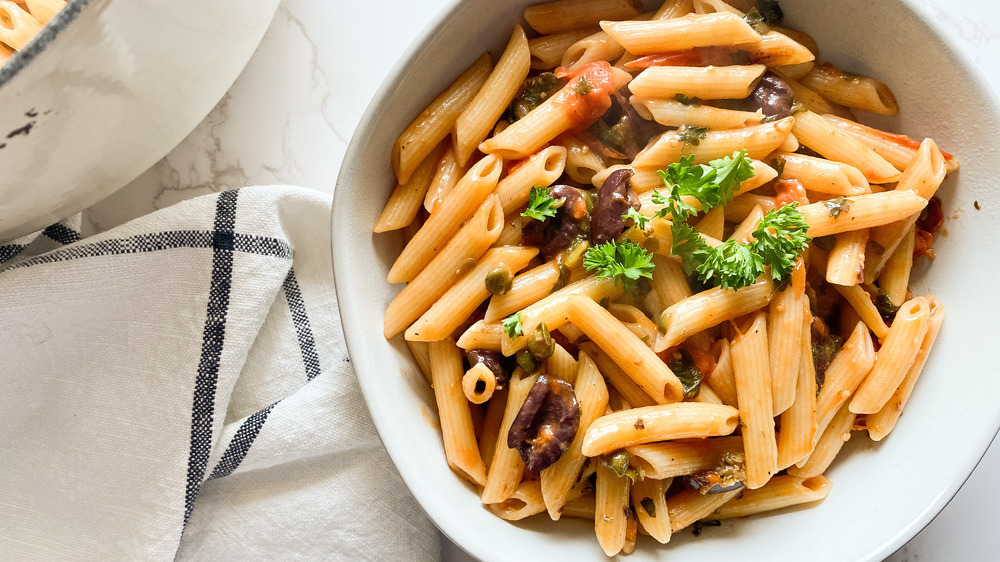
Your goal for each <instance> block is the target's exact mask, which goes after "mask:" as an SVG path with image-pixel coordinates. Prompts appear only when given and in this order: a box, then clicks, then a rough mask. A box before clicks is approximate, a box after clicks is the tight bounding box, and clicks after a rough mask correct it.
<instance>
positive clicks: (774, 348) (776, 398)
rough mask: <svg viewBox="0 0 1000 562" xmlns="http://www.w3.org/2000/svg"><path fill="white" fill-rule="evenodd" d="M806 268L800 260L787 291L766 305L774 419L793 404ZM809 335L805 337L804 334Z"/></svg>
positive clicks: (799, 355) (799, 368) (805, 301)
mask: <svg viewBox="0 0 1000 562" xmlns="http://www.w3.org/2000/svg"><path fill="white" fill-rule="evenodd" d="M805 290H806V267H805V264H803V263H802V261H801V260H799V262H798V264H797V265H796V267H795V269H794V270H792V275H791V278H790V280H789V284H788V287H786V288H785V289H784V290H782V291H781V292H779V293H778V294H777V295H776V296H775V297H774V298H773V299H771V302H770V304H769V305H768V312H767V323H768V326H767V331H768V349H769V350H770V358H769V363H770V370H771V405H772V410H773V413H774V415H775V416H777V415H779V414H781V413H782V412H784V411H785V410H787V409H788V408H790V407H791V405H792V403H793V402H795V396H796V394H795V388H796V386H797V385H798V380H799V371H800V370H801V365H800V364H799V363H800V359H801V357H802V352H801V348H802V337H803V334H802V315H803V314H805V311H806V310H807V308H806V307H807V302H808V299H807V298H806V295H805ZM807 335H808V334H807Z"/></svg>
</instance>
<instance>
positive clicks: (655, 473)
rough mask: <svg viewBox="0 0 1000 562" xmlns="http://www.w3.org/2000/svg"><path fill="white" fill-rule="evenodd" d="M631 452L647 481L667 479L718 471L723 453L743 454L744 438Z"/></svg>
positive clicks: (647, 446) (659, 445)
mask: <svg viewBox="0 0 1000 562" xmlns="http://www.w3.org/2000/svg"><path fill="white" fill-rule="evenodd" d="M627 450H628V452H629V454H630V455H632V462H633V463H634V465H635V466H637V467H639V468H641V469H642V472H643V473H644V474H645V475H646V478H657V479H664V478H673V477H675V476H686V475H688V474H694V473H696V472H701V471H703V470H711V469H713V468H715V467H716V466H718V465H719V461H720V459H722V455H723V453H742V452H743V438H742V437H740V436H738V435H737V436H733V437H714V438H712V439H682V440H677V441H664V442H659V443H648V444H644V445H632V446H630V447H628V449H627Z"/></svg>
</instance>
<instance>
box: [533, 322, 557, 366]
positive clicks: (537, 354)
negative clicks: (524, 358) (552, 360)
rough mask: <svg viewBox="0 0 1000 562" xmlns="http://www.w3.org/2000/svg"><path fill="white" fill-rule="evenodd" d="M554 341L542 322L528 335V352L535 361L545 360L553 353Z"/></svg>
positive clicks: (554, 348)
mask: <svg viewBox="0 0 1000 562" xmlns="http://www.w3.org/2000/svg"><path fill="white" fill-rule="evenodd" d="M555 350H556V342H555V340H553V339H552V335H551V334H549V328H548V326H546V325H545V322H542V323H540V324H539V325H538V327H537V328H535V331H534V332H532V333H531V336H530V337H528V352H529V353H531V356H532V357H534V358H535V360H536V361H545V360H546V359H548V358H549V357H552V354H553V353H555Z"/></svg>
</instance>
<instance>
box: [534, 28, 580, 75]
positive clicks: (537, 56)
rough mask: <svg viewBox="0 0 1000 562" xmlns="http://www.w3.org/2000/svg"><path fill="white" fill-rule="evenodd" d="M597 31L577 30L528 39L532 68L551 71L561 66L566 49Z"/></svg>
mask: <svg viewBox="0 0 1000 562" xmlns="http://www.w3.org/2000/svg"><path fill="white" fill-rule="evenodd" d="M595 31H596V29H594V30H591V29H577V30H574V31H563V32H561V33H553V34H551V35H542V36H541V37H535V38H534V39H528V52H529V53H530V54H531V68H533V69H535V70H550V69H553V68H555V67H557V66H559V65H560V63H561V62H562V59H563V54H564V53H565V52H566V49H568V48H570V46H571V45H573V44H574V43H576V42H577V41H579V40H581V39H583V38H584V37H587V36H589V35H592V34H593V33H595Z"/></svg>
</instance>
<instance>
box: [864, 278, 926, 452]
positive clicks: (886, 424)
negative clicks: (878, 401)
mask: <svg viewBox="0 0 1000 562" xmlns="http://www.w3.org/2000/svg"><path fill="white" fill-rule="evenodd" d="M925 298H926V299H927V303H928V305H929V307H930V322H929V323H928V326H927V333H926V334H925V335H924V339H923V341H922V342H921V343H920V351H918V352H917V357H916V358H915V359H914V360H913V365H912V366H910V368H909V370H907V372H906V377H904V378H903V382H902V383H900V385H899V388H897V389H896V391H895V392H893V394H892V398H890V399H889V401H888V402H886V404H885V405H884V406H882V409H881V410H879V411H878V412H876V413H874V414H868V416H866V417H865V425H866V426H867V428H868V435H869V437H871V438H872V440H874V441H881V440H882V439H884V438H885V436H886V435H888V434H889V432H890V431H892V428H893V427H895V425H896V421H897V420H898V419H899V416H900V414H902V413H903V407H904V406H906V402H907V401H908V400H909V399H910V394H911V393H912V392H913V386H914V385H915V384H916V383H917V378H919V377H920V372H921V371H922V370H923V368H924V364H925V363H926V362H927V356H928V355H929V354H930V351H931V348H932V347H933V346H934V340H936V339H937V335H938V331H939V330H940V329H941V324H942V323H943V322H944V307H943V306H941V303H940V302H938V300H937V298H935V297H934V296H933V295H927V296H926V297H925Z"/></svg>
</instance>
